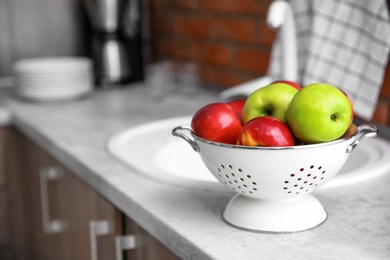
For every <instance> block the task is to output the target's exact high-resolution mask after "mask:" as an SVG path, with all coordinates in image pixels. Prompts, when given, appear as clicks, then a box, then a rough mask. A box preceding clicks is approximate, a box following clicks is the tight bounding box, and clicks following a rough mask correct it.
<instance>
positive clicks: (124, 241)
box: [115, 235, 136, 260]
mask: <svg viewBox="0 0 390 260" xmlns="http://www.w3.org/2000/svg"><path fill="white" fill-rule="evenodd" d="M135 248H136V240H135V236H134V235H127V236H116V237H115V255H116V260H123V254H122V251H123V250H131V249H135Z"/></svg>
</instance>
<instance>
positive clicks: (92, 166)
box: [0, 84, 390, 260]
mask: <svg viewBox="0 0 390 260" xmlns="http://www.w3.org/2000/svg"><path fill="white" fill-rule="evenodd" d="M1 91H2V92H1V99H2V100H0V101H1V102H0V104H1V105H3V107H4V106H5V107H7V109H8V111H9V112H10V114H11V123H12V124H13V125H14V126H16V127H17V128H18V129H20V130H21V131H22V132H24V133H25V134H26V135H28V136H29V137H30V138H32V139H33V140H35V141H36V142H37V143H38V144H40V145H41V146H42V147H43V148H44V149H45V150H46V151H48V152H49V153H50V154H52V155H53V156H54V157H55V158H56V159H57V160H59V161H60V162H61V163H62V164H64V165H65V166H66V167H67V168H69V169H70V170H71V171H73V172H74V173H75V174H76V175H78V176H79V177H80V178H81V179H83V180H85V181H86V182H87V183H88V184H89V185H90V186H91V187H92V188H94V189H95V190H97V191H98V192H99V193H100V194H101V195H102V196H104V197H105V198H106V199H108V200H109V201H110V202H111V203H113V204H114V205H115V206H116V207H118V208H119V209H120V210H121V211H122V212H124V213H125V214H126V215H127V216H128V217H130V218H132V219H133V220H134V221H136V222H137V223H138V224H139V225H141V226H142V227H143V228H144V229H146V230H147V231H148V232H149V233H151V234H152V235H153V236H155V237H156V238H157V239H159V240H160V241H161V242H162V243H163V244H165V245H166V246H167V247H168V248H170V249H171V250H172V251H173V252H175V253H176V254H177V255H178V256H179V257H181V258H183V259H221V260H228V259H234V260H236V259H389V255H390V225H389V223H390V174H384V175H382V176H381V177H378V178H376V179H373V180H370V181H367V182H365V183H360V184H354V185H350V186H345V187H342V188H332V189H325V190H318V191H316V192H314V195H315V196H316V197H317V198H318V199H319V200H320V201H321V203H322V204H323V205H324V207H325V208H326V209H327V211H328V214H329V216H328V219H327V221H326V222H325V223H324V224H323V225H321V226H319V227H317V228H315V229H312V230H308V231H304V232H298V233H287V234H266V233H253V232H247V231H242V230H239V229H236V228H233V227H231V226H229V225H227V224H226V223H225V222H224V221H223V220H222V217H221V212H222V210H223V209H224V207H225V206H226V204H227V203H228V201H229V199H230V198H232V197H233V196H234V193H233V192H231V191H228V190H226V191H224V190H222V189H221V190H206V189H205V190H201V189H189V188H182V187H177V186H171V185H168V184H162V183H158V182H157V181H153V180H151V179H147V178H145V177H143V176H141V175H139V174H137V173H136V172H135V171H134V170H131V169H129V168H126V167H124V165H122V164H121V163H119V162H118V161H117V160H115V159H114V158H113V157H112V156H111V155H110V154H109V153H108V151H107V149H106V143H107V140H108V139H109V138H110V137H111V136H112V135H113V134H115V133H117V132H118V131H121V130H124V129H127V128H129V127H132V126H136V125H139V124H143V123H146V122H151V121H156V120H161V119H167V118H174V117H181V116H188V115H192V114H193V113H194V112H195V111H196V110H198V109H199V108H200V107H201V106H203V105H205V104H208V103H211V102H216V101H219V99H218V95H217V94H216V93H215V92H207V91H202V92H201V93H198V94H196V95H193V96H191V97H189V96H187V97H184V96H182V95H180V94H178V93H175V94H173V95H171V96H170V97H167V98H165V99H163V100H159V101H157V100H155V99H152V98H151V97H148V96H147V95H146V94H145V89H144V88H143V86H142V85H140V84H139V85H138V84H135V85H131V86H126V87H123V88H119V89H112V90H99V91H95V92H94V93H93V94H92V95H90V96H88V97H85V98H82V99H78V100H69V101H61V102H41V103H39V102H28V101H24V100H21V99H18V98H16V97H14V96H13V95H12V92H11V91H4V90H1ZM4 104H5V105H4ZM385 134H388V132H386V131H385ZM388 137H390V135H388Z"/></svg>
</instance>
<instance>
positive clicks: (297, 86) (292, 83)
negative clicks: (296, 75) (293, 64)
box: [273, 80, 302, 90]
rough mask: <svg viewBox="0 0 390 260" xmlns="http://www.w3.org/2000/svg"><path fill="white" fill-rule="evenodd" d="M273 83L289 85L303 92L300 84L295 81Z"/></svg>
mask: <svg viewBox="0 0 390 260" xmlns="http://www.w3.org/2000/svg"><path fill="white" fill-rule="evenodd" d="M273 83H285V84H287V85H290V86H291V87H293V88H296V89H297V90H301V89H302V87H301V85H300V84H298V83H297V82H295V81H291V80H277V81H274V82H273Z"/></svg>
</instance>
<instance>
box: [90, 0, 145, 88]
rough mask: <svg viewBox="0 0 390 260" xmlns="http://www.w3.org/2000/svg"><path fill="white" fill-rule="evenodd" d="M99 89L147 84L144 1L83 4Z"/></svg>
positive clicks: (94, 0)
mask: <svg viewBox="0 0 390 260" xmlns="http://www.w3.org/2000/svg"><path fill="white" fill-rule="evenodd" d="M83 1H84V5H85V7H86V11H87V14H88V17H89V21H90V24H91V32H92V35H91V48H92V52H91V56H92V58H93V60H94V66H95V79H96V84H97V86H99V87H103V88H111V87H114V86H118V85H123V84H125V83H129V82H134V81H140V80H143V74H144V73H143V67H144V66H143V59H142V37H141V33H142V32H141V6H140V2H139V1H140V0H83Z"/></svg>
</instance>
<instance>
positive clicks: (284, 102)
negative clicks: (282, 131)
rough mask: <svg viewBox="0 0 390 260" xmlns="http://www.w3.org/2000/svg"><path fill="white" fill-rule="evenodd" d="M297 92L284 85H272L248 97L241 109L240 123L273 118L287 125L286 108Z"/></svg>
mask: <svg viewBox="0 0 390 260" xmlns="http://www.w3.org/2000/svg"><path fill="white" fill-rule="evenodd" d="M297 92H298V90H297V89H296V88H294V87H291V86H290V85H288V84H285V83H273V84H270V85H268V86H265V87H263V88H259V89H257V90H256V91H254V92H253V93H252V94H250V95H249V97H248V98H247V100H246V102H245V105H244V108H243V109H242V122H243V123H244V124H246V123H247V122H248V121H250V120H251V119H253V118H255V117H259V116H266V115H268V116H273V117H276V118H277V119H279V120H281V121H283V123H287V118H286V114H287V108H288V105H289V104H290V101H291V100H292V98H293V97H294V96H295V94H297Z"/></svg>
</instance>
